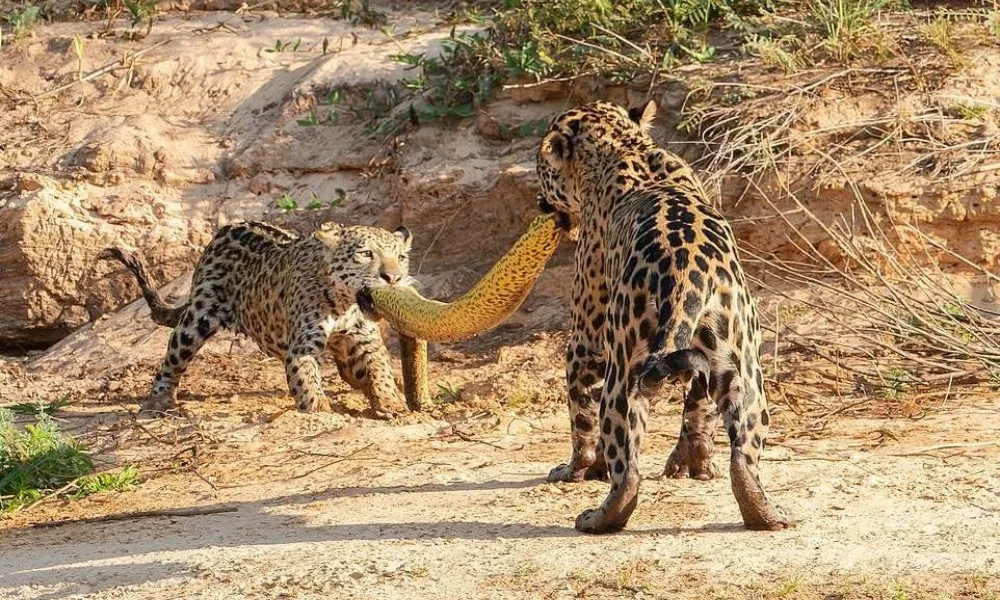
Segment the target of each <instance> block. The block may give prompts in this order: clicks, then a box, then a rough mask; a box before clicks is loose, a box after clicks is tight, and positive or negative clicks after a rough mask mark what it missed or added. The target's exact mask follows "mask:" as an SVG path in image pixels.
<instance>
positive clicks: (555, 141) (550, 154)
mask: <svg viewBox="0 0 1000 600" xmlns="http://www.w3.org/2000/svg"><path fill="white" fill-rule="evenodd" d="M538 154H539V156H541V157H542V158H544V159H545V160H547V161H549V162H555V161H565V160H569V158H570V157H571V156H572V155H573V140H571V139H570V138H569V137H567V136H566V134H564V133H563V132H561V131H550V132H548V133H547V134H545V137H543V138H542V146H541V148H540V149H539V150H538Z"/></svg>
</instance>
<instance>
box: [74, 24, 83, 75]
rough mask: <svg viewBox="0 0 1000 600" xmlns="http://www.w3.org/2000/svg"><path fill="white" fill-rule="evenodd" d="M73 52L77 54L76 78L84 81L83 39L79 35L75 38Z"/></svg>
mask: <svg viewBox="0 0 1000 600" xmlns="http://www.w3.org/2000/svg"><path fill="white" fill-rule="evenodd" d="M73 52H75V53H76V77H77V79H79V80H81V81H83V52H84V46H83V37H82V36H80V35H79V34H77V35H75V36H73Z"/></svg>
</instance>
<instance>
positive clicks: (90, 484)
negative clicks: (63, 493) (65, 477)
mask: <svg viewBox="0 0 1000 600" xmlns="http://www.w3.org/2000/svg"><path fill="white" fill-rule="evenodd" d="M137 485H139V469H137V468H136V467H135V465H129V466H127V467H125V468H124V469H122V470H121V471H118V472H115V473H98V474H96V475H85V476H83V477H81V478H80V479H79V480H77V482H76V491H74V492H73V493H72V494H70V497H71V498H84V497H86V496H90V495H91V494H97V493H100V492H129V491H132V490H134V489H135V487H136V486H137Z"/></svg>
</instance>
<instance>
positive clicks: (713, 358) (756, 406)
mask: <svg viewBox="0 0 1000 600" xmlns="http://www.w3.org/2000/svg"><path fill="white" fill-rule="evenodd" d="M655 111H656V105H655V103H653V102H649V103H648V104H646V105H645V107H643V108H641V109H637V110H633V111H626V110H625V109H623V108H621V107H619V106H616V105H614V104H611V103H607V102H594V103H591V104H587V105H584V106H581V107H578V108H575V109H571V110H569V111H567V112H565V113H563V114H562V115H560V116H559V117H558V118H556V119H555V120H554V121H553V122H552V123H551V125H550V127H549V129H548V131H547V133H546V134H545V136H544V137H543V139H542V142H541V146H540V149H539V152H538V159H537V161H538V162H537V171H538V177H539V183H540V186H541V194H540V196H539V205H540V207H541V208H542V210H543V212H550V213H554V214H556V215H558V218H559V221H561V222H563V223H565V224H566V225H567V226H568V227H570V228H572V229H573V230H574V231H576V232H577V246H576V255H575V261H576V274H575V280H574V284H573V292H572V318H573V325H572V334H571V342H570V344H569V347H568V349H567V352H566V363H567V364H566V371H567V382H568V386H569V412H570V426H571V430H572V443H573V452H572V457H571V459H570V462H569V463H568V464H565V465H561V466H558V467H556V468H555V469H553V470H552V472H551V473H550V474H549V480H550V481H579V480H582V479H591V478H599V479H605V478H607V477H609V476H610V479H611V491H610V493H609V495H608V496H607V497H606V499H605V500H604V502H603V504H601V506H600V507H599V508H596V509H592V510H587V511H585V512H584V513H582V514H581V515H579V517H578V518H577V520H576V528H577V529H579V530H581V531H585V532H591V533H602V532H610V531H616V530H619V529H621V528H622V527H624V526H625V525H626V523H627V522H628V519H629V517H630V516H631V514H632V511H633V510H634V509H635V507H636V502H637V499H638V493H639V480H640V477H639V469H638V466H639V448H640V447H641V444H642V439H643V435H644V432H645V428H646V418H647V414H648V410H649V398H650V396H651V395H654V394H655V393H656V392H657V391H658V389H659V388H660V386H661V385H662V383H663V382H664V381H680V382H682V383H684V384H685V388H686V389H685V393H684V413H683V424H682V425H681V430H680V437H679V439H678V441H677V444H676V447H675V448H674V450H673V452H672V454H671V455H670V458H669V459H668V461H667V465H666V468H665V470H664V474H665V475H668V476H673V477H692V478H697V479H709V478H712V477H714V476H716V474H717V473H716V471H715V470H714V469H713V466H712V451H713V438H714V434H715V431H716V428H717V427H718V422H719V416H720V414H721V417H722V421H723V422H724V424H725V428H726V431H727V432H728V435H729V442H730V447H731V448H730V475H731V479H732V489H733V492H734V494H735V496H736V500H737V503H738V504H739V508H740V512H741V513H742V516H743V522H744V524H745V525H746V526H747V527H748V528H750V529H780V528H784V527H788V526H791V525H792V524H793V521H792V519H791V517H789V516H788V515H787V514H786V513H785V512H783V511H782V510H781V509H780V508H778V507H777V506H775V505H773V504H772V503H771V501H770V500H769V499H768V497H767V495H766V494H765V492H764V488H763V487H762V486H761V483H760V480H759V477H758V461H759V457H760V453H761V450H762V449H763V447H764V440H765V438H766V435H767V429H768V422H769V418H770V417H769V414H768V410H767V403H766V400H765V397H764V381H763V378H762V375H761V368H760V359H759V352H760V331H759V327H758V322H757V313H756V308H755V305H754V300H753V298H752V297H751V295H750V291H749V289H748V287H747V284H746V281H745V279H744V276H743V272H742V269H741V267H740V261H739V258H738V256H737V250H736V244H735V242H734V239H733V233H732V230H731V228H730V226H729V224H728V223H727V222H726V220H725V219H724V218H723V217H722V215H720V214H719V213H718V212H717V211H716V210H715V209H714V208H713V207H712V206H711V205H710V204H709V203H708V201H707V200H706V194H705V191H704V190H703V188H702V185H701V184H700V182H699V180H698V178H697V177H696V176H695V174H694V172H693V171H692V170H691V168H690V167H689V166H688V165H687V164H686V163H685V162H684V161H683V160H681V159H680V158H679V157H678V156H675V155H674V154H671V153H669V152H667V151H665V150H663V149H661V148H659V147H658V146H657V145H656V143H655V142H654V141H653V139H652V137H650V135H649V133H648V129H649V126H650V125H651V122H652V119H653V117H654V115H655Z"/></svg>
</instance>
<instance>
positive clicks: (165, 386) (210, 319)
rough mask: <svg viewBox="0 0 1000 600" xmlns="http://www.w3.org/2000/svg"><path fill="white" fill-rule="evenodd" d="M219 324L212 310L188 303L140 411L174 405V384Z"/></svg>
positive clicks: (149, 412) (162, 410) (154, 411)
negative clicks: (205, 309) (198, 307)
mask: <svg viewBox="0 0 1000 600" xmlns="http://www.w3.org/2000/svg"><path fill="white" fill-rule="evenodd" d="M221 327H222V322H221V321H220V319H219V318H218V317H217V316H216V313H215V312H213V311H198V310H196V309H195V308H194V304H191V305H190V306H189V307H188V309H187V310H186V311H185V313H184V316H183V317H181V319H180V323H179V324H178V326H177V328H176V329H174V330H173V332H171V334H170V343H169V345H168V346H167V355H166V356H165V357H164V358H163V363H162V364H161V365H160V369H159V371H158V372H157V373H156V377H155V378H154V379H153V387H152V390H150V393H149V397H148V398H147V399H146V400H145V401H143V402H142V409H141V412H140V414H141V415H144V416H151V415H157V414H162V413H165V412H167V411H169V410H170V409H172V408H175V407H176V405H177V385H178V383H179V382H180V378H181V376H182V375H183V374H184V372H185V371H186V370H187V367H188V365H189V364H190V363H191V360H192V359H193V358H194V356H195V354H197V353H198V351H199V350H200V349H201V347H202V346H204V345H205V342H207V341H208V339H209V338H211V337H212V336H213V335H215V333H216V332H217V331H218V330H219V329H220V328H221Z"/></svg>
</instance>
